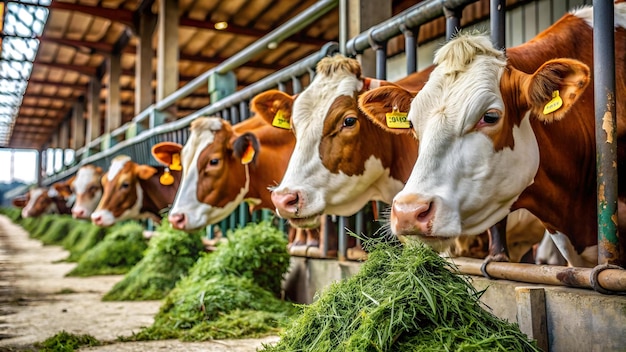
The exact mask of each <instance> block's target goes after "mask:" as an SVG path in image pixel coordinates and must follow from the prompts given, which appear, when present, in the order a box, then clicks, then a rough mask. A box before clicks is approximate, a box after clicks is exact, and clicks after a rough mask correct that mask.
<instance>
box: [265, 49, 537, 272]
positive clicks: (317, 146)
mask: <svg viewBox="0 0 626 352" xmlns="http://www.w3.org/2000/svg"><path fill="white" fill-rule="evenodd" d="M432 69H433V67H432V66H431V67H429V68H428V69H426V70H423V71H420V72H417V73H414V74H412V75H409V76H407V77H405V78H403V79H402V80H400V81H398V82H396V83H395V84H397V85H399V86H402V87H405V88H406V89H410V90H415V91H417V90H419V89H420V88H421V87H422V86H423V85H424V83H425V82H426V80H427V79H428V76H429V74H430V72H431V71H432ZM386 85H391V83H389V82H386V81H380V80H375V79H371V78H364V77H362V76H361V66H360V64H359V62H358V61H357V60H355V59H352V58H347V57H344V56H341V55H335V56H333V57H327V58H324V59H322V60H321V61H320V63H319V64H318V66H317V75H316V77H315V79H314V80H313V82H311V85H310V86H309V87H307V88H306V89H305V90H304V91H303V92H302V93H301V94H299V95H298V97H297V99H295V102H293V112H292V125H293V126H294V129H295V134H296V146H295V150H294V153H293V155H292V157H291V160H290V162H289V166H288V167H287V171H286V173H285V177H284V178H283V180H282V182H281V183H280V185H279V186H278V187H277V188H276V189H274V191H273V193H272V200H273V201H274V204H275V205H276V210H277V212H278V214H279V215H280V216H282V217H284V218H287V219H289V221H290V222H291V223H292V224H294V225H296V226H300V227H308V226H316V225H317V219H318V215H319V214H321V213H323V212H325V213H329V214H337V215H346V216H348V215H352V214H354V213H355V212H357V211H358V210H359V209H361V208H363V206H365V205H366V204H367V202H369V201H370V200H380V201H383V202H386V203H388V204H391V201H392V200H393V197H394V196H395V195H396V194H397V193H398V192H399V191H400V190H401V189H402V187H403V186H404V183H405V182H406V180H407V179H408V178H409V175H410V174H411V170H412V169H413V165H414V164H415V160H416V159H417V153H418V148H417V143H416V140H415V138H414V136H413V130H412V129H411V128H410V126H409V125H408V123H407V124H406V125H405V126H400V127H399V128H397V129H395V130H394V133H390V132H389V131H387V130H384V129H382V128H380V127H379V126H377V125H376V124H375V123H374V122H372V121H370V120H369V119H368V118H366V117H365V115H364V114H363V113H362V112H361V111H360V110H359V108H358V105H357V98H358V97H359V96H360V95H362V94H364V93H365V92H367V91H368V89H369V88H370V87H372V88H373V87H377V86H386ZM282 98H283V99H285V100H286V101H285V103H284V104H289V103H291V102H292V97H291V96H284V97H282ZM266 118H269V119H271V118H272V116H271V115H268V116H266ZM268 122H271V120H268ZM537 222H538V220H537V219H536V218H534V217H532V216H531V215H529V214H524V215H522V214H519V215H516V216H515V217H514V218H512V219H511V220H510V221H509V222H508V223H507V227H508V228H509V229H511V230H512V233H510V234H509V236H512V237H513V238H515V237H517V238H519V240H518V241H517V244H518V245H519V244H520V243H521V242H524V243H526V242H528V244H525V246H524V247H525V248H526V250H528V249H530V247H531V246H532V244H534V243H537V242H539V241H540V240H541V238H542V235H543V229H542V227H541V226H537V225H538V224H537ZM522 236H523V238H521V237H522ZM430 244H431V245H433V246H434V247H436V248H437V249H439V250H443V248H442V245H443V247H445V246H447V245H449V244H448V243H444V244H442V245H439V244H435V243H430ZM515 244H516V243H515V242H514V241H513V242H512V243H511V245H512V246H514V245H515ZM462 247H468V246H466V245H464V244H463V243H461V242H459V243H457V250H460V249H461V248H462ZM518 247H521V246H518ZM517 252H519V250H518V251H516V253H515V255H514V257H515V260H519V259H518V258H521V255H520V254H518V253H517ZM463 253H469V252H463ZM522 255H523V253H522Z"/></svg>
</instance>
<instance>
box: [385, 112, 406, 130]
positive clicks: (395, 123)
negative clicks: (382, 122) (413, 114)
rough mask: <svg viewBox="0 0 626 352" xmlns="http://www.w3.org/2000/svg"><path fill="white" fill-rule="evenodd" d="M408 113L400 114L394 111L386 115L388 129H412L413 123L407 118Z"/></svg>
mask: <svg viewBox="0 0 626 352" xmlns="http://www.w3.org/2000/svg"><path fill="white" fill-rule="evenodd" d="M407 115H408V114H407V113H406V112H400V111H398V110H396V109H394V110H393V111H392V112H388V113H386V114H385V117H386V118H387V127H389V128H411V122H410V121H409V119H408V118H407Z"/></svg>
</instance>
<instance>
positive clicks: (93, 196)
mask: <svg viewBox="0 0 626 352" xmlns="http://www.w3.org/2000/svg"><path fill="white" fill-rule="evenodd" d="M103 174H104V172H103V170H102V168H101V167H99V166H95V165H84V166H81V167H80V168H79V169H78V171H77V172H76V175H75V177H74V182H72V185H71V186H72V191H73V193H74V196H75V197H76V199H75V201H74V206H72V216H73V217H74V218H75V219H90V218H91V213H93V211H94V210H95V209H96V207H97V206H98V203H99V202H100V198H102V182H101V180H102V175H103Z"/></svg>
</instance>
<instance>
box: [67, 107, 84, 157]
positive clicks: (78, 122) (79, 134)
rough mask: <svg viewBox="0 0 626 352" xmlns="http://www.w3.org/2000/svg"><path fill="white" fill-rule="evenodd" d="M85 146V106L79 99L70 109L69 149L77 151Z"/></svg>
mask: <svg viewBox="0 0 626 352" xmlns="http://www.w3.org/2000/svg"><path fill="white" fill-rule="evenodd" d="M84 146H85V105H84V102H83V101H82V99H80V100H79V101H78V102H77V103H76V104H74V108H73V109H72V144H71V145H70V148H72V149H74V150H78V149H80V148H82V147H84Z"/></svg>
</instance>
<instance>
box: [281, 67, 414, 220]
mask: <svg viewBox="0 0 626 352" xmlns="http://www.w3.org/2000/svg"><path fill="white" fill-rule="evenodd" d="M380 83H381V82H380V81H377V80H370V79H366V78H363V77H361V67H360V65H359V63H358V61H356V60H355V59H351V58H346V57H343V56H341V55H337V56H334V57H327V58H324V59H322V60H321V61H320V62H319V64H318V66H317V74H316V76H315V78H314V79H313V81H312V82H311V84H310V85H309V86H308V87H307V88H306V89H305V90H304V91H303V92H301V93H300V94H299V95H298V96H297V98H296V99H295V102H294V105H293V111H292V119H291V121H292V128H293V130H294V133H295V135H296V145H295V148H294V152H293V154H292V156H291V159H290V161H289V166H288V167H287V171H286V172H285V175H284V177H283V180H282V181H281V183H280V185H278V187H276V188H275V189H274V190H273V192H272V201H273V202H274V204H275V206H276V211H277V213H278V214H279V215H280V216H281V217H283V218H286V219H289V220H290V222H291V223H292V224H293V225H295V226H297V227H315V226H318V222H319V215H320V214H322V213H329V214H337V215H352V214H354V213H356V212H357V211H358V210H359V209H361V208H362V207H363V206H364V205H365V204H366V203H367V202H368V201H369V200H372V199H378V200H386V201H390V200H391V197H393V195H394V194H395V193H396V192H398V191H399V190H400V189H401V188H402V185H403V182H402V181H403V180H401V177H399V176H398V175H394V174H392V172H393V171H392V170H391V169H392V168H391V163H392V162H393V160H392V159H393V158H394V156H393V155H392V153H391V152H390V151H391V150H392V147H391V143H392V139H391V138H388V137H384V136H382V135H383V134H386V132H384V131H383V130H382V129H380V128H378V127H377V126H375V125H374V124H373V123H371V122H370V121H369V120H368V119H366V118H365V116H364V115H363V114H362V113H361V112H360V111H359V108H358V105H357V97H358V95H359V94H361V93H362V92H363V91H364V90H365V89H367V88H368V86H370V85H375V84H380ZM404 133H408V134H411V130H410V129H405V132H404ZM414 149H415V152H414V153H413V155H414V156H415V154H416V149H417V148H414ZM413 161H414V160H413ZM387 198H388V199H387Z"/></svg>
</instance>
